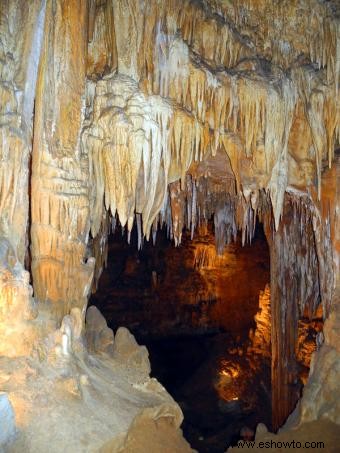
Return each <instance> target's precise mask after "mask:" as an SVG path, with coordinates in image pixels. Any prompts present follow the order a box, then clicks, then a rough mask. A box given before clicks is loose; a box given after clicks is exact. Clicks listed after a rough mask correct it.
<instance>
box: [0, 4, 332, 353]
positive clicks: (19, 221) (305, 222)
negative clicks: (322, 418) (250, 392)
mask: <svg viewBox="0 0 340 453" xmlns="http://www.w3.org/2000/svg"><path fill="white" fill-rule="evenodd" d="M0 19H1V21H0V53H1V54H0V55H1V58H0V68H1V81H0V97H1V104H0V105H1V107H0V109H1V118H2V121H1V125H0V127H1V139H0V188H1V192H0V213H1V222H0V238H1V247H0V250H1V255H0V256H1V259H0V295H1V298H0V334H1V342H0V344H1V346H0V348H1V349H0V352H1V354H4V355H8V356H16V355H24V354H27V353H29V351H30V350H31V349H32V347H33V344H34V343H35V342H36V341H38V339H39V338H41V336H43V335H45V334H47V332H48V331H49V330H51V329H52V328H55V327H56V326H58V325H60V322H61V320H62V318H63V317H64V316H65V315H68V314H69V312H70V310H71V309H72V308H79V309H80V312H81V314H82V322H84V316H85V309H86V304H87V298H88V295H89V292H90V288H91V284H92V279H93V275H94V274H95V275H96V276H97V277H98V276H99V274H100V271H101V267H102V265H103V263H104V261H105V257H104V258H103V255H104V254H105V248H106V245H105V244H106V236H107V232H108V229H109V224H110V223H111V221H112V218H114V216H115V214H116V213H117V215H118V217H119V220H120V222H121V224H122V226H123V227H124V226H127V229H128V230H131V228H132V225H133V222H134V218H135V213H136V214H137V225H138V230H139V232H140V241H139V242H140V244H142V238H143V236H146V237H149V236H150V235H151V234H156V230H157V227H158V225H159V223H165V224H166V225H167V227H168V229H169V234H170V236H171V237H172V238H173V239H174V242H175V244H179V243H180V242H181V235H182V227H183V226H187V227H188V229H189V230H191V231H192V233H194V231H195V228H196V227H197V226H198V225H199V224H202V223H203V224H204V223H205V222H206V221H207V219H208V218H209V217H210V216H211V215H213V214H215V219H214V221H215V230H216V231H217V237H216V240H217V247H218V249H219V250H221V249H223V246H224V243H225V242H226V241H228V240H230V239H231V238H232V237H233V236H235V234H236V231H237V229H240V230H242V235H243V240H244V242H245V241H247V240H248V241H249V240H251V237H252V235H253V232H254V227H255V221H256V216H257V215H258V216H259V217H260V219H261V220H262V221H263V222H265V223H266V224H267V237H268V241H269V243H272V246H271V253H272V286H273V287H274V288H273V294H274V299H273V300H274V301H276V302H274V303H276V307H277V313H278V315H277V316H278V317H277V319H276V324H275V323H273V325H279V322H280V321H279V316H283V314H282V309H284V310H287V308H288V307H290V303H293V302H292V297H293V296H292V295H291V296H289V295H288V296H287V295H285V290H287V284H288V280H289V279H287V278H286V277H284V282H281V281H280V279H279V282H277V281H276V276H278V275H281V274H280V273H282V272H285V269H287V268H288V267H289V258H291V255H290V254H291V253H296V254H297V255H296V256H297V257H299V259H298V263H299V266H298V268H296V269H295V267H294V272H295V275H294V279H295V280H296V281H297V282H298V283H297V286H296V287H295V292H294V291H293V290H292V289H291V288H289V291H290V292H291V293H292V294H294V295H297V293H299V296H298V302H299V306H304V305H305V304H308V305H309V306H310V310H313V309H315V308H316V304H317V303H319V302H320V303H322V305H323V309H324V316H328V313H329V312H330V310H331V300H332V294H333V290H334V281H335V279H334V278H333V276H334V275H338V273H339V272H338V271H339V255H338V254H339V246H338V242H339V238H338V237H337V236H336V234H337V233H336V225H335V223H334V222H335V215H334V214H335V212H338V207H336V205H335V203H336V197H337V195H338V194H337V193H336V187H337V182H335V181H336V176H335V174H333V176H327V175H328V174H329V172H331V171H332V170H325V168H326V167H327V166H328V167H331V166H332V162H333V161H334V149H335V147H336V146H337V144H338V143H339V132H340V125H339V104H340V103H339V73H340V31H339V30H340V25H339V11H338V6H337V2H333V1H330V2H321V1H318V0H312V1H304V0H296V1H295V0H294V1H293V0H286V1H284V2H280V3H278V4H277V3H273V2H271V1H269V0H268V1H267V0H261V1H260V2H259V1H255V0H247V1H246V2H243V1H238V0H234V1H231V2H224V1H220V0H205V1H198V2H193V1H189V0H186V1H184V2H183V1H181V2H179V1H178V0H168V1H167V2H158V1H156V0H152V1H150V2H141V1H139V0H128V1H121V0H119V1H111V0H106V1H101V2H98V1H95V0H89V1H85V0H82V1H78V0H71V1H66V0H41V1H38V0H37V1H34V2H25V1H23V0H5V1H2V2H1V5H0ZM256 24H258V26H255V25H256ZM333 173H334V172H333ZM327 178H328V179H327ZM329 179H330V180H331V181H332V182H331V183H330V184H331V186H329V185H328V187H332V190H331V191H330V192H329V195H327V196H326V199H327V197H328V200H329V199H330V198H331V200H333V201H332V203H331V202H330V201H326V202H323V201H322V200H324V199H325V198H323V197H324V195H323V194H325V193H326V194H327V189H325V187H323V185H325V184H323V181H324V180H325V181H326V182H327V181H328V180H329ZM326 186H327V184H326ZM320 200H321V201H320ZM287 203H288V204H289V203H290V204H292V205H294V204H295V205H297V206H300V208H299V209H297V211H296V217H294V216H293V219H291V216H288V215H287V214H286V211H285V209H286V208H285V207H286V205H287ZM292 209H293V208H292ZM294 209H295V208H294ZM336 210H337V211H336ZM305 211H306V213H305V214H303V213H304V212H305ZM107 213H109V214H107ZM302 214H303V215H302ZM282 216H283V220H282V221H281V217H282ZM286 217H289V218H287V219H285V218H286ZM290 224H292V225H291V226H290ZM297 224H300V229H301V231H302V233H300V237H299V239H298V240H299V241H300V239H301V234H302V238H303V241H302V243H301V244H299V247H298V249H296V248H295V241H296V240H297V238H296V234H297V233H295V229H296V228H297ZM285 225H287V226H286V228H285ZM90 235H92V237H96V239H95V241H96V245H95V246H94V247H90V245H91V244H90V243H89V238H90ZM304 238H305V239H304ZM313 238H314V242H313ZM304 241H305V243H304ZM303 243H304V246H305V247H307V249H308V251H307V252H306V251H305V248H304V247H303ZM315 253H316V255H315ZM287 254H288V255H289V256H288V257H287ZM310 254H311V255H312V256H313V258H312V261H310V260H309V258H308V257H309V256H310ZM315 256H317V263H316V261H315ZM25 257H26V259H25ZM286 258H287V259H286ZM311 263H312V264H311ZM25 266H26V269H25ZM29 272H30V273H29ZM281 276H282V275H281ZM280 278H281V277H280ZM301 279H302V281H303V279H305V281H306V282H308V285H307V288H309V290H310V289H311V288H312V287H315V288H316V287H318V288H319V290H318V291H319V296H320V297H319V298H317V300H315V298H314V297H312V298H310V297H309V294H308V291H305V292H300V289H301V288H304V286H303V285H302V286H301V288H300V287H298V285H299V284H300V281H301ZM310 282H311V284H309V283H310ZM315 285H316V286H315ZM32 288H33V290H34V298H33V297H32ZM286 303H287V304H286ZM280 307H284V308H282V309H281V308H280ZM294 311H296V308H294ZM280 313H281V314H280ZM42 317H43V318H44V319H45V322H44V323H41V322H40V321H39V320H41V319H42ZM33 318H36V320H35V321H33ZM278 332H279V331H276V332H274V333H278ZM292 335H293V337H294V334H292ZM293 337H292V338H293ZM332 341H333V340H332ZM292 342H293V339H292ZM278 343H279V342H277V343H276V344H278Z"/></svg>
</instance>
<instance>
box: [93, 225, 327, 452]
mask: <svg viewBox="0 0 340 453" xmlns="http://www.w3.org/2000/svg"><path fill="white" fill-rule="evenodd" d="M137 245H138V244H137V232H136V231H135V229H134V230H133V231H132V234H131V240H130V244H128V243H127V238H126V235H125V234H124V232H123V231H122V230H121V228H119V227H118V228H116V230H115V232H114V233H113V234H111V235H110V236H109V242H108V262H107V267H106V269H105V270H104V271H103V273H102V275H101V277H100V279H99V284H98V288H97V291H96V292H95V293H94V294H93V295H92V297H91V299H90V304H93V305H96V306H97V307H98V308H99V309H100V310H101V312H102V313H103V315H104V316H105V318H106V319H107V321H108V325H109V326H110V327H111V328H112V329H113V330H114V331H115V330H116V329H117V328H118V327H120V326H125V327H127V328H128V329H129V330H130V331H131V332H132V333H133V334H134V335H135V337H136V339H137V341H138V343H139V344H144V345H146V346H147V348H148V351H149V356H150V362H151V370H152V372H151V375H152V376H153V377H156V378H157V379H158V380H159V381H160V382H161V384H163V386H164V387H165V388H166V389H167V391H168V392H169V393H170V394H171V396H172V397H173V398H174V399H175V400H176V401H177V402H178V403H179V405H180V407H181V409H182V411H183V413H184V422H183V425H182V428H183V432H184V436H185V437H186V438H187V440H188V441H189V442H190V444H191V445H192V447H193V448H195V449H197V450H198V451H199V452H203V453H205V452H209V453H214V452H216V453H219V452H223V451H225V450H226V448H227V447H228V446H229V445H232V444H235V443H236V442H237V440H238V439H240V438H245V439H250V438H253V436H254V432H255V429H256V426H257V424H258V423H264V424H265V425H266V426H267V427H268V428H269V429H270V428H272V425H271V421H272V411H271V349H270V348H271V346H270V335H271V334H270V328H271V322H270V290H269V282H270V257H269V249H268V244H267V241H266V238H265V234H264V231H263V228H262V225H261V224H260V223H258V224H257V226H256V232H255V236H254V239H253V241H252V244H246V245H244V246H242V244H241V237H240V236H238V237H237V241H236V243H232V244H230V245H227V246H226V247H225V249H224V252H223V255H222V256H218V255H217V253H216V248H215V240H214V233H213V227H212V225H211V224H208V225H207V226H206V227H204V228H200V229H199V231H198V232H197V234H196V235H195V236H194V238H193V240H191V238H190V234H189V233H187V232H183V238H182V244H181V245H180V246H179V247H174V246H173V244H172V243H171V241H170V240H169V239H168V237H167V233H166V231H165V230H161V231H160V232H159V233H158V235H157V238H156V242H155V244H152V242H151V241H150V242H145V243H144V245H143V247H142V249H141V250H138V248H137ZM315 322H318V321H314V323H315ZM318 326H319V325H316V324H313V325H312V324H311V323H310V321H309V320H308V319H307V318H304V321H301V322H300V325H299V338H300V337H301V338H304V339H306V338H308V339H309V340H308V341H309V342H307V343H306V342H303V341H301V342H300V343H301V345H300V346H301V347H300V349H299V351H300V359H301V360H300V363H301V377H302V380H301V383H299V389H301V387H302V381H304V380H305V376H306V373H307V374H308V369H309V368H308V367H309V362H308V360H310V354H311V351H312V350H313V349H315V334H314V333H315V332H316V331H317V329H318V328H319V327H318ZM300 343H299V344H300ZM306 344H307V346H306ZM297 355H298V356H299V354H297ZM299 391H300V390H299Z"/></svg>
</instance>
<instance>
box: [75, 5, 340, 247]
mask: <svg viewBox="0 0 340 453" xmlns="http://www.w3.org/2000/svg"><path fill="white" fill-rule="evenodd" d="M302 6H304V7H306V6H305V5H302ZM302 6H301V7H302ZM254 8H255V6H254V5H253V4H252V2H249V4H247V5H245V6H244V9H242V8H241V7H239V6H237V5H236V6H235V8H232V9H233V11H231V10H229V9H228V7H226V9H223V8H222V7H221V5H220V4H219V2H216V3H214V2H209V1H207V2H202V3H197V2H191V1H185V2H184V4H182V3H181V7H180V8H179V5H178V2H177V1H176V0H171V1H170V0H169V2H167V4H166V5H165V4H164V5H163V4H159V2H155V1H151V2H148V4H141V3H140V2H138V1H137V0H129V1H128V2H122V1H118V2H114V3H113V4H111V2H110V1H107V2H106V3H105V2H104V3H103V4H102V5H101V6H100V7H98V8H97V9H96V8H95V11H97V12H96V13H92V16H91V17H92V21H93V26H92V29H93V34H92V35H91V42H90V46H95V45H97V46H99V45H100V43H101V42H102V41H103V39H104V38H103V36H99V35H96V34H95V30H96V27H97V28H98V30H102V29H109V28H110V27H109V25H108V24H112V23H113V24H114V27H113V29H112V28H111V29H110V34H109V35H107V37H106V39H104V41H105V42H104V41H103V42H102V46H103V45H104V44H105V46H106V48H108V43H110V45H111V46H112V47H111V48H110V49H109V50H108V51H107V52H106V54H110V55H111V56H113V55H114V58H113V57H112V58H111V59H112V61H113V60H114V63H108V64H106V72H107V74H108V75H107V76H104V78H103V79H102V80H99V81H98V82H97V86H98V88H97V87H96V86H94V87H93V86H90V85H89V87H88V91H89V92H90V93H92V92H93V91H94V92H95V95H94V101H93V105H95V104H97V107H95V108H94V110H93V111H97V113H98V112H99V113H98V115H99V116H101V119H103V118H104V116H106V120H107V121H108V118H109V116H110V115H109V110H110V109H112V111H116V112H118V111H120V110H119V109H120V108H123V109H124V114H125V115H126V116H125V119H126V121H127V122H128V119H130V114H131V119H130V121H131V122H132V123H133V122H134V121H135V120H134V119H133V118H134V115H135V112H131V109H130V108H129V107H128V108H127V104H126V106H124V107H122V106H120V105H119V103H118V104H117V105H115V102H116V101H115V100H110V101H108V99H109V95H108V93H109V92H112V89H113V86H109V85H110V83H111V82H109V80H111V81H112V80H115V83H118V85H119V84H121V89H120V91H121V93H125V94H124V95H123V96H125V98H126V96H129V95H128V94H127V93H129V92H130V94H131V89H132V88H131V87H132V86H133V84H135V87H134V88H133V91H134V92H135V94H136V96H137V93H139V94H138V96H139V98H138V99H139V101H138V103H139V105H140V109H141V110H140V112H141V111H143V112H144V113H142V114H141V113H139V114H141V115H142V116H143V118H144V119H143V122H142V124H141V128H140V129H139V132H138V133H139V134H140V135H143V134H144V139H141V138H139V139H138V140H140V141H143V140H144V142H149V144H148V145H146V144H144V145H141V144H138V145H137V146H136V148H133V147H131V146H132V145H131V146H130V145H129V144H127V145H126V146H127V147H126V149H125V151H124V152H123V151H119V152H118V154H117V155H118V156H119V158H118V159H117V162H118V163H116V159H115V157H114V156H115V151H113V148H112V150H111V154H110V153H109V152H108V151H105V152H104V144H103V143H102V144H100V143H99V140H102V141H104V142H105V141H106V142H109V141H114V140H115V138H114V137H116V136H120V137H121V140H122V141H124V140H125V139H124V138H123V135H124V134H125V135H127V134H129V133H130V132H131V131H130V129H129V128H130V126H129V127H128V126H126V125H125V126H124V127H122V125H121V124H120V123H119V122H118V123H116V122H113V123H112V124H110V127H107V126H105V132H104V135H105V137H99V135H98V133H94V136H96V137H97V138H96V139H97V145H96V148H97V151H95V155H96V156H98V159H99V160H101V161H103V160H106V164H105V168H108V167H112V168H110V169H109V170H108V173H107V179H108V180H109V181H108V182H105V183H104V185H103V183H101V184H98V189H99V193H98V195H97V194H94V195H93V198H95V204H96V208H95V210H94V211H93V215H92V220H91V222H92V225H94V228H93V232H94V234H95V232H96V231H98V230H99V223H100V219H101V209H102V203H101V198H102V191H103V189H104V193H105V206H106V208H107V209H108V208H110V209H111V212H112V214H113V215H115V212H116V210H117V212H118V215H119V217H120V219H121V222H122V224H123V225H125V224H126V223H127V225H128V229H129V230H131V228H132V223H133V216H134V213H135V212H137V213H138V214H141V216H142V225H143V234H144V235H146V236H147V237H148V236H149V234H150V228H151V225H152V224H153V222H154V221H155V218H156V216H157V213H158V212H160V210H161V208H162V203H163V202H164V200H165V194H166V190H167V189H166V185H167V183H168V182H174V181H176V180H178V179H181V181H182V183H181V184H182V187H183V185H184V180H185V173H186V171H187V170H188V168H189V167H190V165H191V164H192V162H195V161H200V160H202V159H204V158H205V157H206V156H207V155H215V154H216V153H217V152H218V150H219V149H224V150H225V152H226V153H227V154H228V156H229V158H230V161H231V165H232V169H233V172H234V175H235V178H236V182H237V188H238V191H242V192H243V194H244V196H245V197H246V198H248V196H249V193H254V192H256V191H258V190H261V189H265V190H266V191H267V192H268V193H269V194H270V198H271V203H272V206H273V214H274V218H275V227H276V228H278V224H279V220H280V215H281V211H282V205H283V198H284V193H285V191H286V189H287V187H288V186H289V185H290V184H293V185H294V184H296V183H298V184H300V186H302V187H304V188H305V187H308V186H309V185H311V184H313V182H314V181H313V180H314V171H316V174H317V180H318V184H319V187H321V185H320V179H321V167H322V161H323V160H324V159H328V162H329V164H330V163H331V161H332V156H333V149H334V143H335V140H336V139H338V138H339V109H338V108H337V107H336V105H337V101H338V91H337V89H336V86H337V76H338V72H337V69H336V67H337V65H338V63H335V62H336V61H337V52H338V50H337V46H338V44H337V43H338V32H337V31H336V30H337V25H336V24H337V22H336V21H335V20H333V19H332V18H330V17H329V16H328V15H327V16H326V17H327V18H325V20H324V24H323V25H322V24H320V23H314V22H315V21H317V20H319V19H317V18H316V17H315V15H314V13H313V12H312V10H311V17H308V20H307V22H308V24H309V25H310V26H312V29H318V30H322V36H321V39H319V40H315V41H314V40H313V43H314V42H315V45H316V42H317V43H318V46H319V48H320V49H322V52H321V50H320V49H319V51H316V50H315V51H313V49H312V48H311V49H310V48H308V49H307V50H308V52H307V50H306V55H308V56H309V63H310V64H309V65H308V61H306V60H304V61H303V62H302V63H303V64H302V63H300V64H298V66H297V69H294V70H293V71H292V72H291V73H285V72H283V71H282V70H281V67H285V66H286V64H288V62H287V61H286V59H285V57H284V47H285V45H284V43H282V45H280V44H278V43H276V42H273V43H271V47H270V61H268V62H267V63H266V64H264V63H263V60H261V58H263V59H264V58H265V57H268V54H267V53H266V52H265V49H262V47H261V46H262V45H263V46H264V41H265V38H267V35H268V34H269V32H270V31H271V30H272V28H273V25H272V23H270V20H269V18H271V20H274V19H275V20H276V18H277V20H278V21H283V17H284V14H282V15H281V13H282V12H283V7H277V6H275V7H274V6H273V7H271V6H270V5H269V4H268V2H262V3H261V5H259V7H258V11H262V12H266V13H268V12H269V13H270V14H269V16H268V17H267V16H266V18H265V19H264V21H263V23H264V25H263V29H262V28H261V27H262V22H261V27H260V30H259V31H258V32H256V31H254V30H253V29H251V31H249V30H248V29H247V27H248V25H249V24H248V21H250V17H251V14H252V13H254V15H256V14H258V11H257V10H256V11H255V10H254ZM306 8H307V7H306ZM320 8H321V9H320V12H322V11H323V10H322V7H321V6H320ZM307 9H308V8H307ZM241 10H242V13H241ZM308 11H309V10H308ZM325 11H326V13H327V14H328V10H327V8H326V10H325ZM297 13H298V7H297V6H295V7H293V6H292V5H291V7H290V8H289V15H290V17H291V18H292V20H293V25H290V27H291V28H292V27H293V29H294V27H296V30H295V29H294V30H295V31H294V30H293V31H294V33H295V34H294V36H297V34H298V33H299V29H298V24H297V22H296V18H297V17H299V15H298V14H297ZM312 13H313V14H312ZM320 14H321V13H320ZM105 15H106V16H105ZM104 17H106V22H105V26H104V25H103V27H101V26H100V25H101V24H102V23H103V21H104ZM313 18H314V19H313ZM231 19H232V20H231ZM313 20H314V22H313ZM233 21H234V22H233ZM307 22H306V23H307ZM96 23H97V25H96ZM122 24H125V25H124V26H122ZM280 24H281V22H280ZM281 25H282V27H285V26H286V24H281ZM321 25H322V26H321ZM241 26H242V27H243V26H245V27H246V28H245V29H247V31H248V33H243V34H242V33H240V31H239V30H240V29H241ZM273 36H275V37H276V34H274V35H273ZM277 39H278V42H279V38H277ZM103 43H104V44H103ZM287 45H288V44H287ZM295 45H296V47H297V49H299V46H304V45H305V44H304V43H302V44H301V43H300V42H299V43H295ZM114 46H116V47H115V48H114ZM109 47H110V46H109ZM91 48H92V47H91ZM280 49H281V50H280ZM297 49H295V48H294V49H293V50H292V52H291V53H289V52H288V50H287V52H286V53H288V54H289V55H290V58H289V64H291V65H292V61H293V56H292V55H293V54H294V52H296V51H297ZM261 52H263V53H261ZM320 52H321V53H322V55H323V56H322V57H321V53H320ZM102 54H103V51H102V50H100V51H99V53H97V54H96V52H92V54H91V55H92V56H91V63H90V64H91V67H92V66H93V65H94V64H95V63H94V61H95V58H96V55H97V58H98V62H99V63H100V62H101V61H102V58H101V55H102ZM294 55H295V54H294ZM259 57H260V58H259ZM320 59H322V62H321V60H320ZM316 61H318V62H320V64H319V65H318V67H317V68H315V67H314V66H313V65H312V63H314V62H316ZM285 63H286V64H285ZM295 66H296V65H295ZM322 68H325V69H324V70H322ZM115 70H116V71H117V74H116V75H114V71H115ZM99 72H100V71H99ZM104 72H105V71H104ZM110 73H111V74H113V75H111V76H110V75H109V74H110ZM96 74H97V76H98V71H97V72H96V71H94V73H93V75H96ZM329 74H333V75H332V76H330V75H329ZM124 77H125V78H124ZM94 80H95V79H94ZM118 80H119V82H117V81H118ZM93 83H94V84H95V82H93ZM104 85H107V87H106V88H105V89H104V91H105V90H106V94H105V96H103V97H102V99H104V103H102V104H101V106H100V107H98V99H99V97H100V96H101V95H100V94H99V91H100V90H103V87H104ZM139 90H140V91H139ZM138 96H137V97H138ZM142 104H143V105H142ZM143 109H144V110H143ZM103 110H105V115H103V112H102V111H103ZM147 111H148V112H149V113H148V114H146V112H147ZM165 111H166V113H165ZM130 112H131V113H130ZM98 115H97V117H93V118H91V121H92V126H90V129H91V127H92V128H93V129H95V128H96V126H97V124H99V117H98ZM148 115H149V117H148ZM148 118H149V119H148ZM148 122H149V124H148ZM301 123H303V125H304V129H305V130H304V135H305V134H307V135H308V136H309V137H310V139H311V143H310V146H309V147H307V146H306V145H305V144H304V135H301V134H300V133H299V128H300V127H301ZM134 127H135V128H136V127H137V126H136V125H135V126H134ZM138 127H139V124H138ZM152 128H153V129H154V132H153V138H152V139H151V136H150V130H151V129H152ZM158 131H159V133H160V135H161V139H160V140H158V139H157V138H154V137H157V134H158ZM84 134H85V135H86V134H87V126H85V128H84ZM91 134H92V132H90V135H91ZM96 134H97V135H96ZM122 134H123V135H122ZM151 141H153V142H152V143H151ZM157 143H160V145H157ZM105 146H106V145H105ZM119 146H120V145H119ZM124 146H125V145H124ZM143 146H144V148H143V150H144V151H143V152H142V151H140V150H138V148H140V147H143ZM155 146H158V153H160V155H161V157H160V158H158V157H156V155H157V153H156V152H155V151H154V149H155ZM146 147H148V148H149V150H148V151H146ZM86 148H87V145H86V144H85V149H86ZM89 148H91V146H90V147H89ZM114 149H118V148H115V147H114ZM119 149H122V148H119ZM327 153H328V154H327ZM90 154H91V151H90ZM141 154H143V156H145V155H146V154H148V155H149V156H154V157H155V159H154V160H153V164H152V166H153V168H152V170H151V171H149V169H148V168H145V157H143V159H142V158H141ZM104 155H106V156H107V157H105V158H104V157H103V156H104ZM163 156H166V158H165V159H164V160H162V159H163ZM98 159H97V158H95V159H94V161H95V162H97V160H98ZM119 162H120V163H119ZM117 166H118V167H120V168H121V169H122V168H125V167H126V168H127V172H128V174H129V175H130V176H131V181H130V182H129V183H123V184H117V183H114V180H119V181H124V176H123V177H122V173H123V172H122V170H119V169H117V168H116V167H117ZM98 167H99V173H100V168H101V167H102V164H101V163H99V165H98ZM113 167H115V169H113ZM314 169H316V170H314ZM103 171H104V170H103ZM95 172H96V170H93V173H95ZM97 173H98V172H97ZM99 173H98V175H99ZM311 174H313V177H311ZM98 175H97V178H98V177H99V176H98ZM136 175H138V177H137V176H136ZM118 178H120V179H118ZM141 179H144V185H143V184H141ZM104 180H105V174H104ZM148 182H149V184H148ZM130 183H131V187H130V186H129V184H130ZM151 186H153V187H156V186H157V190H156V192H154V191H153V190H152V189H150V187H151ZM148 189H149V190H148ZM143 191H144V197H145V196H146V195H145V194H146V193H148V198H149V199H150V202H149V203H147V204H148V206H146V204H145V200H144V198H143V196H142V197H141V198H142V200H140V199H138V197H139V196H138V194H139V193H140V192H142V193H143ZM319 192H320V191H319ZM135 194H137V195H135ZM319 195H320V193H319ZM176 228H177V226H176V227H175V228H174V230H176ZM174 236H175V237H176V238H177V236H178V235H177V234H176V233H175V235H174Z"/></svg>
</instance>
